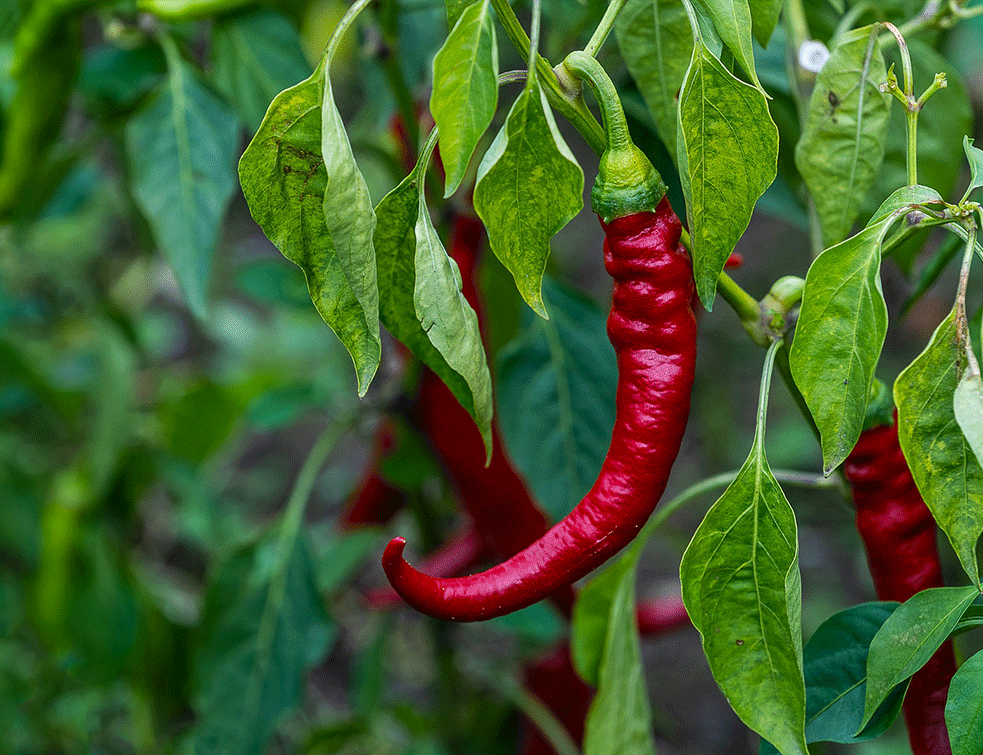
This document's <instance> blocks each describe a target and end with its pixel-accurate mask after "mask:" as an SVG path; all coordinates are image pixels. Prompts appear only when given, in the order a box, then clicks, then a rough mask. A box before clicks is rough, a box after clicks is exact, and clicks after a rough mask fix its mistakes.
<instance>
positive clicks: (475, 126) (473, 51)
mask: <svg viewBox="0 0 983 755" xmlns="http://www.w3.org/2000/svg"><path fill="white" fill-rule="evenodd" d="M497 104H498V43H497V40H496V38H495V23H494V19H493V18H492V12H491V5H490V4H489V2H488V0H479V1H478V2H476V3H473V4H472V5H470V6H468V7H467V8H466V9H465V10H464V12H463V13H462V14H461V16H460V18H459V20H458V21H457V23H456V24H455V25H454V28H453V30H452V31H451V33H450V35H449V36H448V37H447V41H446V42H444V46H443V47H441V48H440V52H438V53H437V56H436V57H435V58H434V60H433V92H432V94H431V95H430V112H431V113H433V118H434V122H435V123H436V124H437V128H438V129H440V158H441V160H442V161H443V163H444V171H445V173H446V176H447V178H446V188H445V191H444V196H445V197H449V196H450V195H451V194H453V193H454V191H455V190H456V189H457V187H458V186H460V184H461V180H462V179H463V178H464V173H465V171H466V170H467V169H468V163H469V162H470V160H471V155H472V154H473V153H474V148H475V147H476V146H477V144H478V140H479V139H481V136H482V135H483V134H484V133H485V131H486V130H487V128H488V126H489V125H490V124H491V121H492V118H493V117H494V116H495V106H496V105H497Z"/></svg>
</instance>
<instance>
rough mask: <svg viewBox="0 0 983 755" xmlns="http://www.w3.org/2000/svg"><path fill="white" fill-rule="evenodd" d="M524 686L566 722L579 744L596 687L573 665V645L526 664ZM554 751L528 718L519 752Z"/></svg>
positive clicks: (535, 754) (541, 754)
mask: <svg viewBox="0 0 983 755" xmlns="http://www.w3.org/2000/svg"><path fill="white" fill-rule="evenodd" d="M525 677H526V678H525V687H526V689H527V690H528V691H529V692H531V693H532V694H533V695H535V697H536V698H538V699H539V701H540V702H541V703H542V704H543V705H544V706H545V707H546V708H547V709H548V710H549V711H550V712H551V713H552V714H553V715H554V716H556V718H557V720H558V721H559V722H560V723H561V724H563V728H564V729H566V730H567V733H568V734H569V735H570V738H571V739H572V740H573V741H574V742H575V743H576V744H577V746H580V745H581V744H582V743H583V740H584V724H585V723H586V721H587V711H588V710H589V709H590V704H591V701H592V700H593V699H594V689H593V688H592V687H591V686H590V685H588V684H587V683H586V682H585V681H584V680H583V679H581V678H580V675H579V674H577V671H576V669H574V667H573V661H572V660H571V658H570V646H569V645H568V644H563V645H561V646H560V647H558V648H556V650H554V651H552V652H551V653H548V654H547V655H545V656H544V657H543V658H540V659H539V660H538V661H536V662H534V663H531V664H529V665H528V666H526V674H525ZM554 752H555V750H554V749H553V747H552V745H550V743H549V742H548V741H547V740H546V739H545V737H543V735H542V734H541V733H540V731H539V729H537V728H536V726H535V724H533V723H532V722H531V721H530V720H529V719H523V721H522V726H521V728H520V729H519V747H518V753H519V755H553V753H554Z"/></svg>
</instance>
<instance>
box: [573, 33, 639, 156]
mask: <svg viewBox="0 0 983 755" xmlns="http://www.w3.org/2000/svg"><path fill="white" fill-rule="evenodd" d="M563 66H564V67H565V68H566V69H567V70H569V71H570V72H571V73H572V74H574V75H575V76H576V77H577V78H579V79H582V80H584V81H586V82H587V83H588V84H589V85H590V88H591V89H592V90H593V91H594V94H595V95H596V96H597V102H598V104H599V105H600V106H601V117H602V118H603V119H604V130H605V132H607V137H608V149H623V148H624V147H627V146H628V145H629V144H631V135H630V134H629V133H628V120H627V119H626V118H625V110H624V108H623V107H622V106H621V99H620V98H619V97H618V90H617V88H616V87H615V85H614V82H613V81H611V77H610V76H608V74H607V71H605V70H604V67H603V66H602V65H601V64H600V63H598V62H597V60H596V59H595V58H593V57H591V56H590V55H588V54H587V53H586V52H580V51H576V52H572V53H570V54H569V55H567V57H566V60H564V61H563Z"/></svg>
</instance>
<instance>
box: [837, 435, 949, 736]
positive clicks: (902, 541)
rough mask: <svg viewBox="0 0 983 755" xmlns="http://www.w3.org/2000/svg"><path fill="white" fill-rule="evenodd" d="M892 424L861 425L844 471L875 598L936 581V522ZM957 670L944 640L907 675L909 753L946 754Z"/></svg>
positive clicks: (904, 595) (899, 597) (898, 596)
mask: <svg viewBox="0 0 983 755" xmlns="http://www.w3.org/2000/svg"><path fill="white" fill-rule="evenodd" d="M896 423H897V415H895V424H894V425H890V426H886V425H882V426H880V427H874V428H871V429H868V430H864V431H863V433H861V435H860V439H859V440H858V441H857V445H856V446H855V447H854V449H853V451H852V452H851V453H850V455H849V456H848V457H847V459H846V461H845V462H844V465H843V471H844V473H845V474H846V478H847V480H848V481H849V483H850V487H851V489H852V490H853V500H854V503H855V504H856V511H857V529H858V530H859V531H860V537H861V539H862V540H863V544H864V549H865V550H866V551H867V562H868V564H869V565H870V573H871V576H872V577H873V578H874V588H875V590H876V592H877V597H878V598H879V599H880V600H896V601H900V602H904V601H906V600H908V598H910V597H911V596H912V595H914V594H915V593H917V592H920V591H921V590H924V589H926V588H929V587H942V586H944V584H945V583H944V582H943V579H942V566H941V563H940V561H939V551H938V546H937V543H936V526H935V520H934V519H933V518H932V514H931V512H930V511H929V510H928V507H927V506H926V505H925V503H924V501H923V500H922V497H921V495H920V494H919V492H918V488H917V487H916V486H915V481H914V479H912V476H911V472H910V471H909V469H908V464H907V462H906V461H905V458H904V454H903V453H902V452H901V446H900V445H899V444H898V430H897V424H896ZM955 673H956V661H955V656H954V654H953V648H952V642H951V641H947V642H946V643H945V644H944V645H942V647H941V648H939V650H938V651H937V652H936V653H935V655H933V656H932V658H931V660H929V662H928V663H927V664H926V665H925V666H924V667H923V668H922V669H921V670H920V671H919V672H918V673H917V674H915V675H914V676H913V677H912V679H911V684H910V685H909V687H908V692H907V694H906V695H905V700H904V708H903V710H904V716H905V722H906V723H907V725H908V739H909V741H910V743H911V749H912V752H913V753H914V755H950V753H951V752H952V750H951V749H950V746H949V734H948V731H947V729H946V725H945V703H946V697H947V695H948V692H949V682H950V681H951V680H952V676H953V674H955Z"/></svg>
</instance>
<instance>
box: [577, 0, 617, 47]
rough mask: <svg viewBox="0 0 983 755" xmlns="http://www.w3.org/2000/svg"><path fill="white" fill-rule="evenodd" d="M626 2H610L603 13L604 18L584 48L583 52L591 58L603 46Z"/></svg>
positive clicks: (612, 0) (615, 0) (614, 0)
mask: <svg viewBox="0 0 983 755" xmlns="http://www.w3.org/2000/svg"><path fill="white" fill-rule="evenodd" d="M627 2H628V0H611V2H610V4H609V5H608V9H607V10H606V11H604V17H603V18H602V19H601V22H600V23H599V24H598V25H597V28H596V29H595V30H594V34H593V35H591V38H590V41H589V42H588V43H587V46H586V47H584V52H586V53H587V54H588V55H590V56H591V57H592V58H593V57H596V56H597V53H598V50H600V49H601V47H602V46H603V45H604V40H606V39H607V38H608V34H610V33H611V29H612V27H613V26H614V22H615V20H616V19H617V18H618V14H619V13H621V10H622V9H623V8H624V7H625V4H626V3H627Z"/></svg>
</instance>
